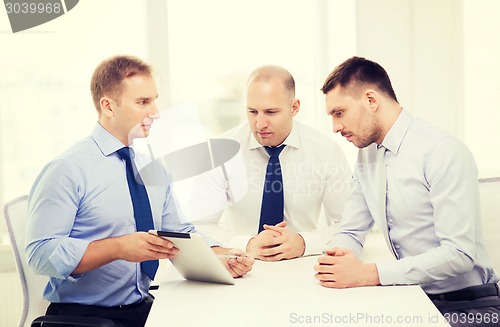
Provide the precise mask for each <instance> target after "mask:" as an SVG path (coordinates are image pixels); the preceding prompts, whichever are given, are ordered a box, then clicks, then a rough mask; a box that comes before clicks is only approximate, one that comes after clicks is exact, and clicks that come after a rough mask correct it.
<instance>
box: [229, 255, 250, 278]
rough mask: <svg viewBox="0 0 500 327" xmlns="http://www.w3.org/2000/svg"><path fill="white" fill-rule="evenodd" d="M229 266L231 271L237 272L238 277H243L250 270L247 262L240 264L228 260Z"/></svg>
mask: <svg viewBox="0 0 500 327" xmlns="http://www.w3.org/2000/svg"><path fill="white" fill-rule="evenodd" d="M240 260H241V259H240ZM229 266H230V267H231V268H233V270H234V271H235V272H237V273H238V274H239V275H244V274H246V273H247V272H248V271H250V270H252V265H251V264H249V262H245V261H241V262H240V261H238V259H230V260H229Z"/></svg>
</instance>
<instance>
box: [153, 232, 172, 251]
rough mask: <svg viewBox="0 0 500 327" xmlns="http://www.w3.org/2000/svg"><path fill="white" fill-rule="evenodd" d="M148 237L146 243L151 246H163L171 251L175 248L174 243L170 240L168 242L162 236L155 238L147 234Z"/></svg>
mask: <svg viewBox="0 0 500 327" xmlns="http://www.w3.org/2000/svg"><path fill="white" fill-rule="evenodd" d="M146 235H147V238H146V241H147V242H148V243H150V244H153V245H157V246H161V247H164V248H168V249H171V248H173V247H174V243H172V242H170V241H169V240H167V239H165V238H163V237H161V236H155V235H151V234H147V233H146Z"/></svg>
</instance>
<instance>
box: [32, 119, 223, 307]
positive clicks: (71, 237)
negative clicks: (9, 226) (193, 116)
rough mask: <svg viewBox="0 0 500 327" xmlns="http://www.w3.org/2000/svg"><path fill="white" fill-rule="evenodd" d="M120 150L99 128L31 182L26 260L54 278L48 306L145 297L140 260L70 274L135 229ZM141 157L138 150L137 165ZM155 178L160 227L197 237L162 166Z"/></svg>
mask: <svg viewBox="0 0 500 327" xmlns="http://www.w3.org/2000/svg"><path fill="white" fill-rule="evenodd" d="M123 146H124V145H123V144H122V143H121V142H120V141H119V140H118V139H117V138H115V137H114V136H113V135H112V134H110V133H109V132H108V131H107V130H105V129H104V128H103V127H102V126H101V125H100V124H97V125H96V127H95V128H94V130H93V132H92V134H91V135H90V136H89V137H86V138H84V139H83V140H81V141H80V142H78V143H77V144H75V145H74V146H73V147H72V148H70V149H69V150H68V151H66V152H65V153H63V154H62V155H61V156H60V157H59V158H57V159H56V160H54V161H52V162H50V163H49V164H48V165H47V166H45V168H44V169H43V170H42V172H41V173H40V175H39V176H38V178H37V179H36V181H35V183H34V185H33V188H32V190H31V192H30V195H29V217H28V224H27V226H28V227H27V231H26V256H27V258H28V264H29V266H30V267H31V268H32V269H33V270H34V271H35V272H36V273H39V274H42V275H47V276H50V278H49V282H48V284H47V286H46V288H45V291H44V297H45V298H46V299H47V300H48V301H50V302H64V303H81V304H92V305H101V306H117V305H126V304H132V303H136V302H138V301H140V300H141V299H143V298H145V297H146V296H147V294H148V289H149V285H150V279H149V278H148V277H147V276H146V274H143V273H142V272H141V268H140V264H139V263H134V262H128V261H125V260H116V261H113V262H111V263H108V264H106V265H104V266H102V267H99V268H97V269H95V270H92V271H89V272H87V273H84V274H81V275H77V276H71V275H70V274H71V273H72V272H73V271H74V269H75V268H76V267H77V265H78V264H79V262H80V260H81V259H82V257H83V255H84V253H85V251H86V249H87V246H88V245H89V243H90V242H92V241H94V240H99V239H104V238H108V237H113V236H120V235H125V234H130V233H134V232H136V228H135V220H134V214H133V207H132V201H131V198H130V193H129V189H128V184H127V178H126V171H125V161H123V160H122V159H121V158H120V157H119V156H118V154H117V153H116V150H118V149H120V148H122V147H123ZM139 158H140V154H138V153H137V154H136V158H135V160H136V163H137V165H138V167H139V168H140V166H141V163H139V162H138V161H139V160H138V159H139ZM145 162H147V159H146V161H145ZM143 164H144V162H143ZM158 180H159V181H161V182H158V183H154V184H155V185H147V183H146V189H147V192H148V196H149V201H150V204H151V210H152V213H153V220H154V226H155V228H156V229H158V230H169V231H178V232H195V229H194V227H193V226H192V225H190V224H187V223H185V222H184V221H183V218H182V215H181V213H180V212H179V209H178V206H177V203H176V200H175V198H174V197H173V195H172V189H171V183H169V181H168V176H167V174H166V172H165V171H164V170H162V169H160V173H159V176H158ZM208 242H209V244H210V245H215V243H214V242H213V241H212V240H208Z"/></svg>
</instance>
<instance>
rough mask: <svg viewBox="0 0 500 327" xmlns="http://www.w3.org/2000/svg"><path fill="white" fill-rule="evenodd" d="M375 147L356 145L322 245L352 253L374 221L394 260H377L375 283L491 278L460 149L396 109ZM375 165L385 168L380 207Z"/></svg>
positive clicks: (446, 286)
mask: <svg viewBox="0 0 500 327" xmlns="http://www.w3.org/2000/svg"><path fill="white" fill-rule="evenodd" d="M378 148H379V147H377V145H376V144H372V145H370V146H368V147H366V148H364V149H360V150H359V153H358V160H357V163H356V166H355V171H354V176H355V182H356V187H355V191H354V192H353V194H352V195H351V196H350V197H349V199H348V200H347V203H346V209H345V211H344V218H343V220H342V223H341V224H340V226H339V231H338V233H337V234H336V235H335V236H334V237H333V239H332V241H331V243H330V245H331V246H341V247H348V248H351V249H353V250H354V251H355V252H356V253H357V254H359V253H360V252H361V250H362V245H363V243H364V239H365V236H366V235H367V233H368V231H369V230H370V229H371V227H372V226H373V224H374V223H376V224H377V226H378V227H379V228H380V229H381V230H382V233H383V234H384V236H385V238H386V241H387V243H388V245H389V248H391V250H392V251H393V254H394V255H395V256H396V258H397V259H398V260H397V261H391V262H377V269H378V273H379V278H380V282H381V284H382V285H388V284H420V285H421V286H422V288H423V289H424V290H425V291H426V292H428V293H442V292H449V291H454V290H457V289H461V288H465V287H468V286H475V285H480V284H484V283H495V282H497V281H498V278H497V277H496V275H495V273H494V271H493V269H492V266H491V263H490V260H489V257H488V255H487V254H486V251H485V248H484V245H483V239H482V231H481V216H480V203H479V191H478V180H477V168H476V164H475V162H474V158H473V156H472V154H471V153H470V151H469V150H468V149H467V147H466V146H465V145H464V144H463V143H462V142H460V141H459V140H457V139H456V138H454V137H453V136H451V135H450V134H448V133H446V132H444V131H442V130H440V129H437V128H435V127H433V126H431V125H430V124H428V123H426V122H424V121H422V120H420V119H416V118H413V117H412V115H411V114H410V113H409V112H408V111H406V110H403V111H402V112H401V114H400V116H399V117H398V119H397V120H396V122H395V123H394V125H393V126H392V128H391V129H390V130H389V132H388V133H387V135H386V137H385V138H384V141H383V142H382V144H381V146H380V149H378ZM385 149H387V150H385ZM381 151H383V152H382V154H383V153H384V152H385V156H380V155H379V154H380V153H381ZM380 165H385V166H386V168H387V175H386V186H385V187H386V202H387V205H386V210H385V212H384V210H381V206H383V199H381V198H380V190H381V189H382V190H383V188H384V185H383V184H381V183H383V181H381V179H380V178H379V177H380V168H381V167H380ZM382 168H383V167H382ZM384 213H386V217H384Z"/></svg>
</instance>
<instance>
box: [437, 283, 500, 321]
mask: <svg viewBox="0 0 500 327" xmlns="http://www.w3.org/2000/svg"><path fill="white" fill-rule="evenodd" d="M428 296H429V298H430V299H431V300H432V302H433V303H434V305H435V306H436V307H437V308H438V310H439V311H440V312H441V314H442V315H443V316H444V318H445V319H446V321H447V322H448V323H449V324H450V325H452V326H457V327H458V326H460V327H463V326H500V297H499V292H498V285H497V284H484V285H478V286H473V287H468V288H465V289H462V290H458V291H454V292H448V293H443V294H428Z"/></svg>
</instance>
